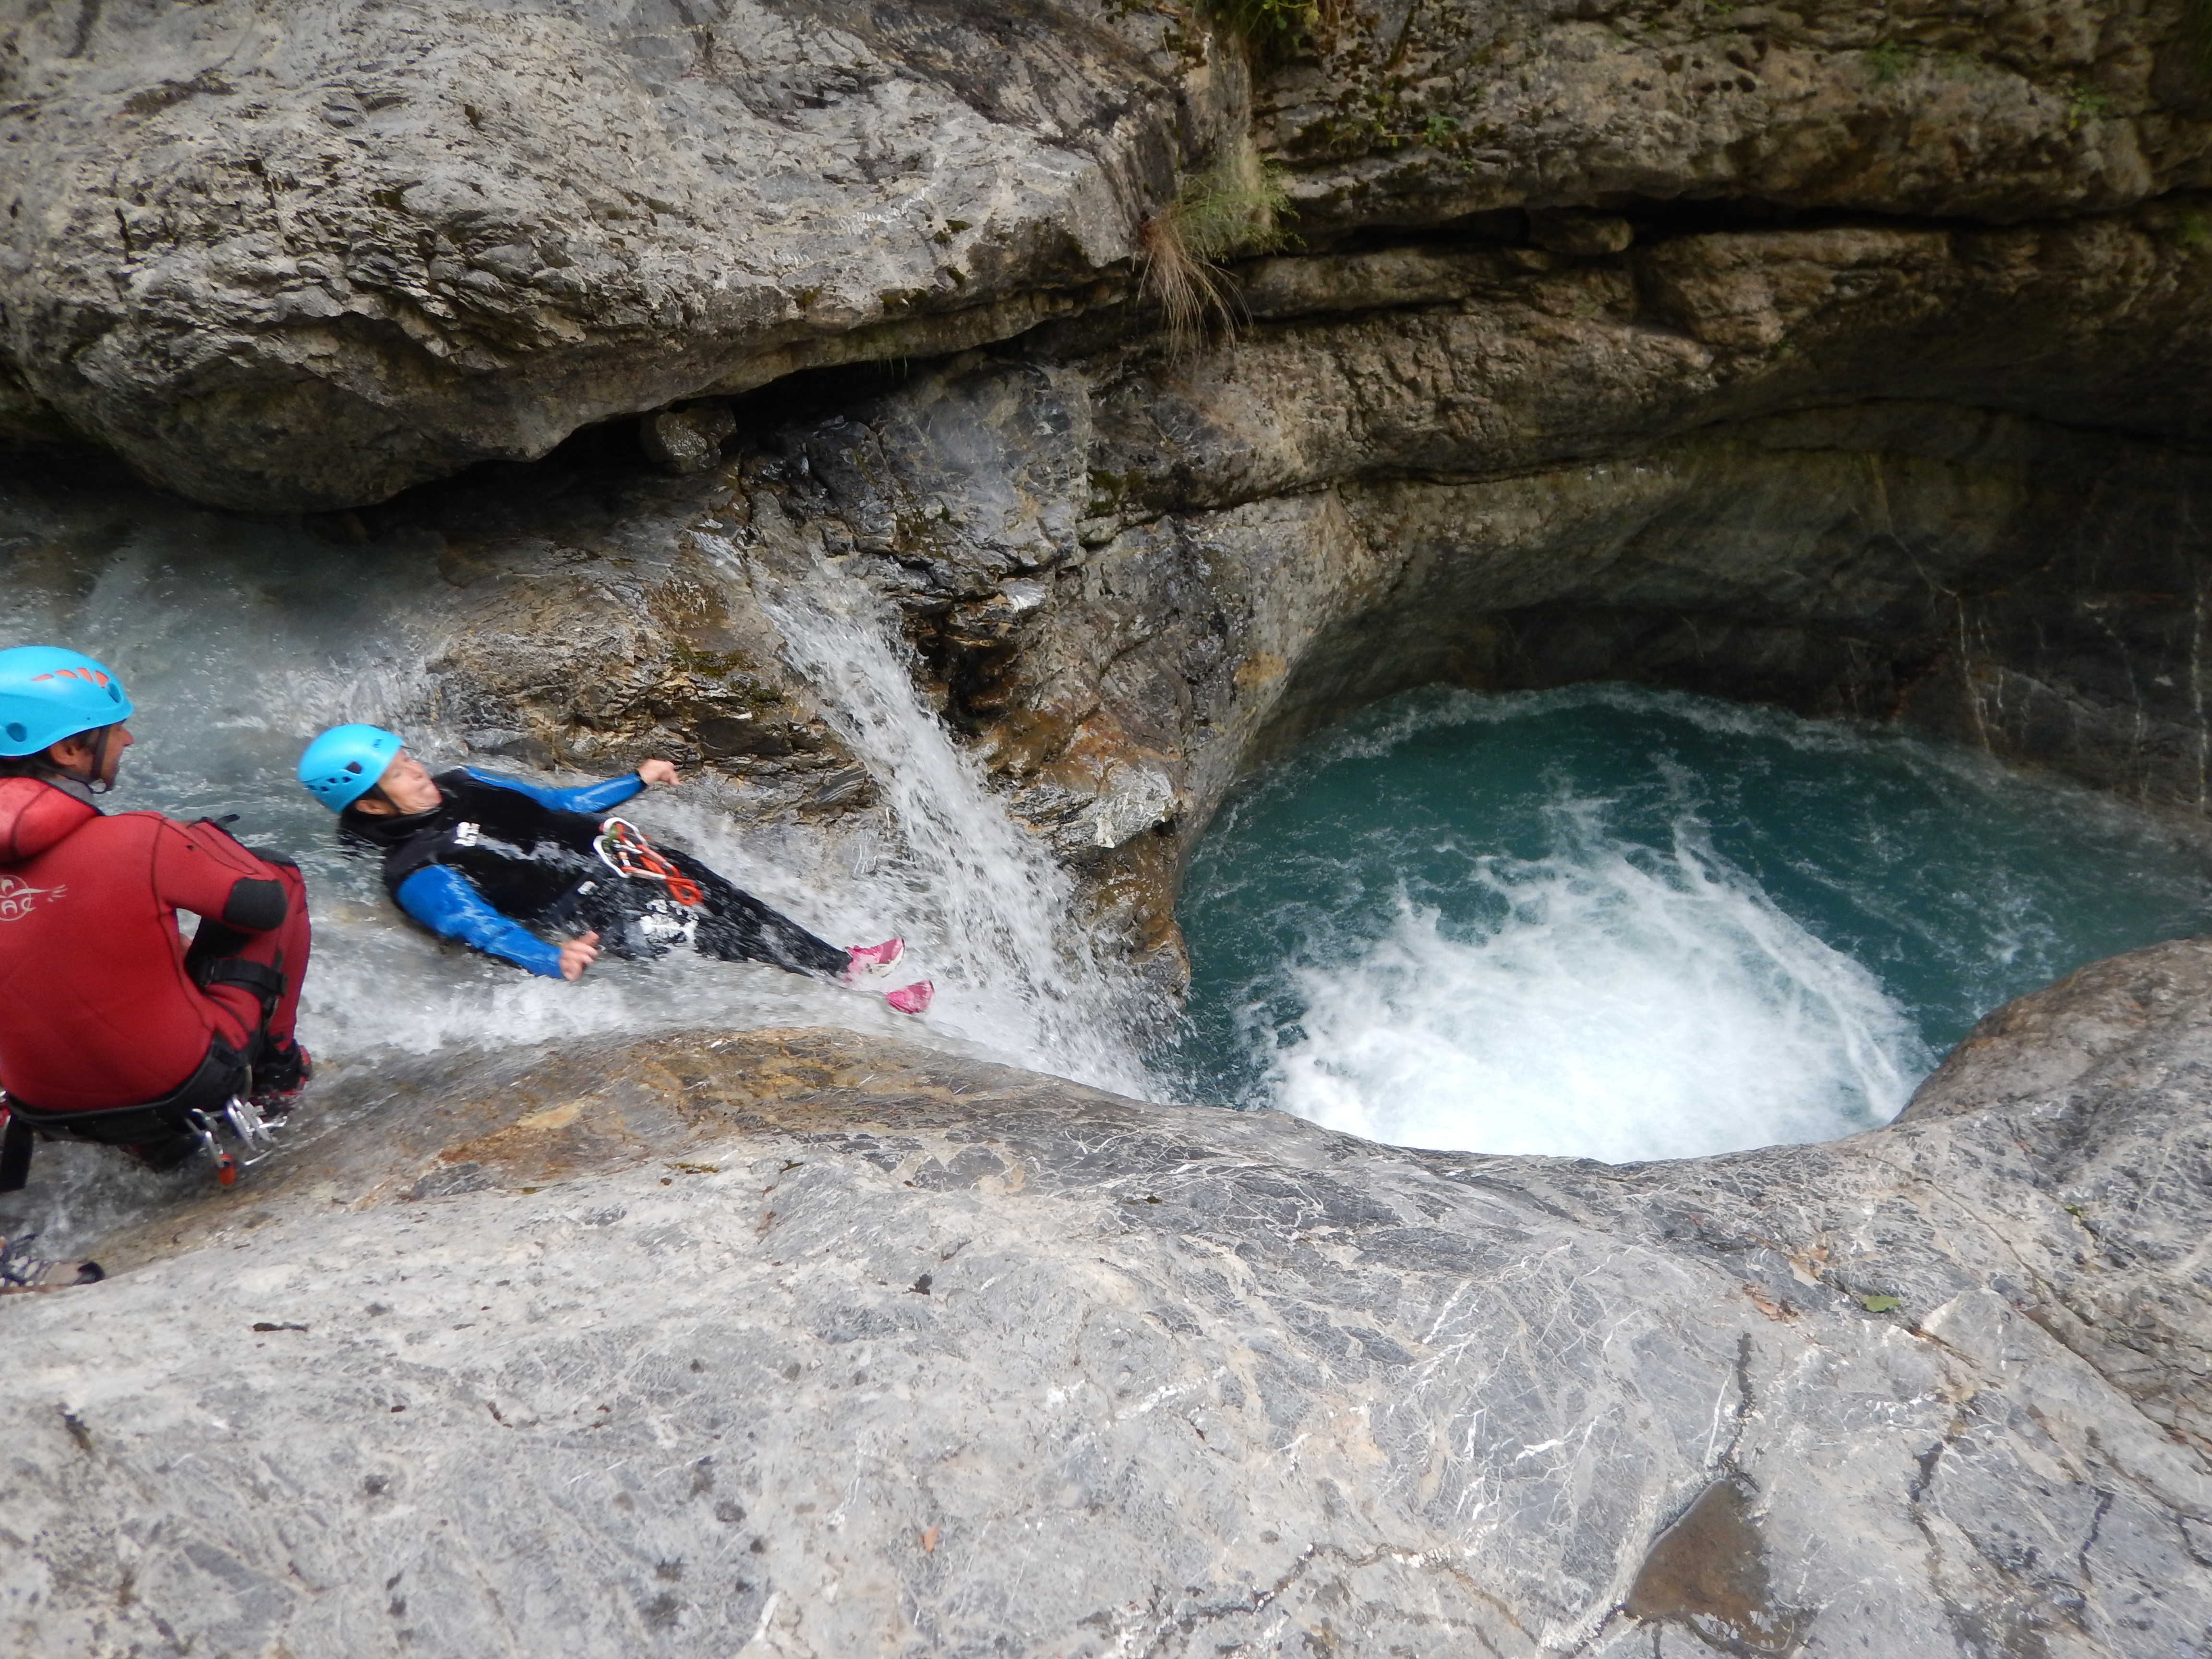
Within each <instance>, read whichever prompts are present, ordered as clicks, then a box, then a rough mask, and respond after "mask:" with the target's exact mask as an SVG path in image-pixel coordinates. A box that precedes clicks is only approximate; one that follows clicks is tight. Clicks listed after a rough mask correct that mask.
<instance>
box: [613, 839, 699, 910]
mask: <svg viewBox="0 0 2212 1659" xmlns="http://www.w3.org/2000/svg"><path fill="white" fill-rule="evenodd" d="M592 850H593V851H594V852H596V853H598V854H599V862H600V863H602V864H604V865H605V866H607V868H608V869H610V870H611V871H613V872H615V873H616V874H617V875H618V876H627V877H629V878H630V879H631V880H632V881H657V882H659V883H660V884H661V885H662V886H664V887H665V888H666V889H667V890H668V896H669V897H670V898H671V899H673V900H675V901H676V902H677V903H678V904H680V905H682V906H683V907H684V908H685V909H687V910H696V909H697V908H699V906H700V905H701V904H702V903H703V902H705V899H706V895H705V894H703V893H702V892H701V891H700V890H699V884H698V883H697V882H696V881H693V880H692V879H691V878H690V877H689V876H687V875H685V874H684V872H682V871H681V870H678V868H677V867H676V866H674V865H672V864H671V863H670V862H669V861H668V860H666V859H665V858H664V857H662V856H661V854H660V850H659V848H656V847H655V846H654V845H653V843H652V842H649V841H647V839H646V836H645V832H644V831H643V830H642V829H639V828H638V827H637V826H636V825H635V824H634V823H629V822H628V821H627V820H625V819H623V818H605V819H602V820H601V821H600V823H599V838H598V839H597V840H596V841H594V842H592Z"/></svg>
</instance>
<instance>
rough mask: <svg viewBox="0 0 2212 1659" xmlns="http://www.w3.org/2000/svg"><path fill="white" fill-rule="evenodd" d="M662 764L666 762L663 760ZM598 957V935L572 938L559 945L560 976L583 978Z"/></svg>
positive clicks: (590, 934)
mask: <svg viewBox="0 0 2212 1659" xmlns="http://www.w3.org/2000/svg"><path fill="white" fill-rule="evenodd" d="M661 764H662V765H664V766H665V765H666V764H667V763H666V762H665V761H663V762H662V763H661ZM598 960H599V935H598V934H597V933H586V934H585V935H584V936H583V937H582V938H581V939H570V940H569V941H568V943H567V944H565V945H562V947H561V977H562V979H565V980H567V981H568V982H569V983H570V984H572V985H573V984H574V983H575V981H578V980H580V979H581V978H583V976H584V969H586V968H588V967H590V966H591V965H592V963H595V962H597V961H598Z"/></svg>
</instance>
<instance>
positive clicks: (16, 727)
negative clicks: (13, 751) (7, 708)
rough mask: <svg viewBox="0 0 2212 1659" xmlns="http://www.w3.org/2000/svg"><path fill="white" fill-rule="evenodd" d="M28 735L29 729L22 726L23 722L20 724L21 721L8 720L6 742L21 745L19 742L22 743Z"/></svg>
mask: <svg viewBox="0 0 2212 1659" xmlns="http://www.w3.org/2000/svg"><path fill="white" fill-rule="evenodd" d="M30 735H31V733H30V730H29V728H28V727H27V726H25V725H24V724H23V722H22V721H21V720H9V722H8V741H9V742H10V743H21V742H22V740H23V739H24V738H27V737H29V736H30Z"/></svg>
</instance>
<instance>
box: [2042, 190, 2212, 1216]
mask: <svg viewBox="0 0 2212 1659" xmlns="http://www.w3.org/2000/svg"><path fill="white" fill-rule="evenodd" d="M2173 241H2174V246H2177V247H2179V248H2180V249H2182V250H2183V251H2184V252H2189V253H2203V252H2208V251H2212V219H2207V218H2206V217H2205V216H2203V214H2202V213H2199V212H2198V211H2197V210H2196V209H2194V208H2191V209H2190V210H2188V211H2186V212H2185V213H2184V214H2182V216H2180V217H2179V219H2178V220H2176V221H2175V222H2174V226H2173ZM2067 1207H2068V1208H2069V1209H2071V1208H2072V1207H2073V1206H2071V1205H2069V1206H2067Z"/></svg>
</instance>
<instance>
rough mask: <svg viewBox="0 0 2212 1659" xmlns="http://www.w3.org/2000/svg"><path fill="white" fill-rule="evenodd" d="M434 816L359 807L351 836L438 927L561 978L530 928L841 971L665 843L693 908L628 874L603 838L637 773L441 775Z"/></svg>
mask: <svg viewBox="0 0 2212 1659" xmlns="http://www.w3.org/2000/svg"><path fill="white" fill-rule="evenodd" d="M431 781H432V782H434V783H435V784H436V785H437V786H438V794H439V798H440V799H439V803H438V805H436V806H435V807H433V808H432V809H431V810H430V811H427V812H416V813H411V814H409V815H408V816H405V817H372V816H369V815H368V814H365V813H358V812H349V813H347V814H346V815H345V818H344V824H345V829H346V831H347V833H348V834H349V835H350V836H355V837H356V838H358V839H359V840H361V841H364V842H368V843H369V844H370V845H372V846H374V847H378V848H382V849H383V851H384V884H385V888H386V890H387V891H389V892H390V893H391V895H392V898H393V900H394V901H395V902H398V906H399V908H401V909H403V910H404V911H405V912H406V913H407V914H408V915H410V916H412V917H413V918H414V919H415V920H416V921H419V922H421V923H422V925H423V926H424V927H428V928H429V929H430V930H431V931H432V932H433V933H438V934H440V935H441V936H442V937H444V938H447V939H459V940H460V941H461V942H462V943H463V944H465V945H473V946H475V947H476V948H477V950H479V951H483V952H484V953H485V954H486V955H488V956H494V957H499V958H500V960H501V961H502V962H511V963H513V964H514V965H515V966H516V967H518V968H526V969H529V970H530V971H531V972H532V973H533V974H543V975H546V976H547V977H548V978H551V979H557V978H559V977H560V975H561V951H560V947H559V946H558V945H554V944H552V943H550V942H549V941H548V940H547V939H544V938H543V937H542V936H541V935H540V934H539V933H535V932H533V931H532V928H533V927H535V928H544V929H550V930H557V931H558V932H560V933H562V934H563V935H564V936H573V935H574V934H577V933H582V932H584V931H586V930H587V929H588V930H592V931H595V932H597V933H599V948H600V949H601V950H603V951H606V952H607V953H608V954H609V955H611V956H617V957H639V956H653V957H657V956H660V955H663V954H665V952H666V951H668V950H669V949H670V948H671V946H672V945H677V944H679V943H688V944H690V945H693V946H694V947H695V948H696V949H697V950H698V951H701V952H702V953H703V954H705V955H708V956H712V957H720V958H722V959H723V960H724V961H726V962H764V963H771V964H773V965H774V966H775V967H778V968H783V969H789V970H790V971H791V972H793V973H796V974H817V975H839V974H842V973H843V972H844V971H845V969H846V968H847V967H848V964H849V961H850V958H849V957H848V955H847V953H846V952H845V951H842V950H840V949H838V948H837V946H836V945H831V944H829V943H828V942H827V941H826V940H823V939H817V938H816V937H815V936H814V935H813V934H812V933H808V932H807V931H806V930H805V928H804V927H800V926H799V924H798V923H797V922H795V921H792V920H791V919H790V918H789V917H787V916H784V915H779V914H777V913H776V912H775V911H774V910H771V909H769V907H768V906H767V905H765V904H763V903H762V902H760V901H759V900H758V899H757V898H755V897H754V896H752V895H751V894H750V893H747V892H744V891H741V890H739V889H738V888H737V887H735V886H734V885H732V884H731V883H730V882H728V881H726V880H725V879H724V878H722V877H720V876H719V875H717V874H715V873H714V871H712V870H710V869H708V867H707V866H705V865H703V864H702V863H700V862H699V861H698V860H696V859H695V858H692V857H690V856H689V855H688V854H683V853H678V852H676V851H673V850H672V849H670V848H654V849H653V850H654V852H655V854H656V855H657V856H658V857H659V858H660V859H662V860H665V861H666V862H667V863H668V864H669V865H670V866H673V868H674V869H675V870H676V871H677V872H678V874H679V875H680V876H681V877H682V878H684V880H685V881H686V882H688V883H689V884H690V886H691V887H692V888H694V889H696V892H697V895H698V901H697V902H696V903H690V904H686V903H682V902H678V900H677V899H676V898H674V897H672V896H671V893H670V889H669V886H668V884H665V883H664V882H661V881H657V880H640V879H636V878H629V877H625V876H623V875H621V874H618V873H617V872H616V871H615V870H614V868H613V867H612V866H610V865H609V864H608V863H607V862H606V861H605V860H603V859H602V858H601V857H600V856H599V853H598V851H597V847H598V843H599V839H600V837H601V835H602V833H603V831H602V825H603V823H605V819H606V816H607V814H608V813H609V812H610V811H611V809H613V808H614V807H617V806H619V805H622V803H623V802H624V801H626V800H628V799H630V797H631V796H633V795H635V794H636V793H638V792H639V791H640V790H641V789H642V788H644V787H645V785H644V783H643V782H642V781H641V780H640V779H639V778H638V776H637V775H636V774H635V773H631V774H630V775H628V776H626V777H620V778H612V779H610V780H609V781H606V782H605V783H595V784H590V785H587V786H586V787H583V788H580V789H546V788H542V787H539V786H538V785H536V784H530V783H524V782H521V781H519V780H516V779H513V778H502V777H496V776H495V775H492V774H490V773H489V772H479V771H477V769H475V768H474V767H461V768H459V769H456V770H454V771H451V772H441V773H440V774H439V775H437V776H436V777H435V778H434V779H432V780H431Z"/></svg>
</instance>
